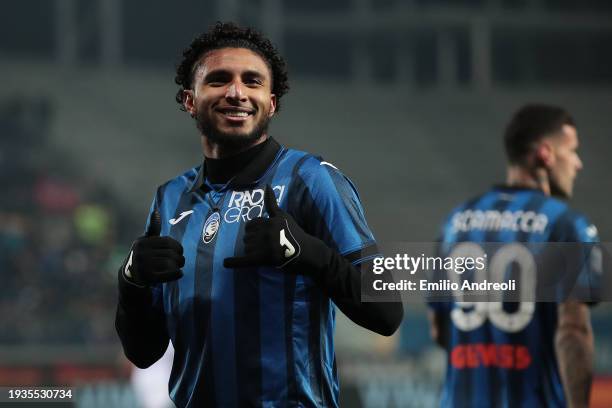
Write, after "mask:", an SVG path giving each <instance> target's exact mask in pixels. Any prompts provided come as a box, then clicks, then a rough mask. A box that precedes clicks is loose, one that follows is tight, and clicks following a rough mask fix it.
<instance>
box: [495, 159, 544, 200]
mask: <svg viewBox="0 0 612 408" xmlns="http://www.w3.org/2000/svg"><path fill="white" fill-rule="evenodd" d="M506 184H507V185H508V186H511V187H524V188H535V189H538V190H542V192H543V193H544V194H546V195H550V182H549V179H548V173H547V172H546V169H543V168H536V169H533V170H529V169H527V168H525V167H522V166H509V167H508V169H507V171H506Z"/></svg>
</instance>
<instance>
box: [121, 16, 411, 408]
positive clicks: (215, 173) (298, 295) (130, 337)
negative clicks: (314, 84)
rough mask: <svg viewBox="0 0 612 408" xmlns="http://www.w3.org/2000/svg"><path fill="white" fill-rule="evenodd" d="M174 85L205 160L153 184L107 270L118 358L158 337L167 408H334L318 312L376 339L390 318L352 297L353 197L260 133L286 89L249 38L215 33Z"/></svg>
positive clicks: (281, 73)
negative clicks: (117, 259)
mask: <svg viewBox="0 0 612 408" xmlns="http://www.w3.org/2000/svg"><path fill="white" fill-rule="evenodd" d="M175 81H176V83H177V84H178V85H179V88H180V89H179V91H178V93H177V96H176V100H177V102H178V103H179V104H180V106H181V108H182V109H183V110H185V111H186V112H187V113H189V114H190V116H191V117H192V118H193V119H194V120H195V123H196V125H197V128H198V130H199V132H200V134H201V142H202V148H203V153H204V156H205V159H204V163H203V164H202V165H201V166H198V167H195V168H192V169H191V170H189V171H187V172H186V173H184V174H182V175H180V176H178V177H176V178H174V179H172V180H170V181H169V182H167V183H165V184H164V185H162V186H161V187H159V188H158V190H157V194H156V196H155V199H154V200H153V204H152V206H151V210H150V221H149V224H148V225H147V228H146V233H145V236H143V237H141V238H139V239H137V240H136V241H135V242H134V244H133V246H132V249H131V251H130V253H129V255H128V257H127V259H126V261H125V263H124V265H123V266H122V267H121V268H120V271H119V295H120V300H119V306H118V310H117V319H116V326H117V330H118V333H119V336H120V338H121V342H122V344H123V347H124V351H125V354H126V355H127V357H128V358H129V359H130V360H131V361H132V362H133V363H134V364H136V365H137V366H139V367H147V366H149V365H151V364H152V363H153V362H155V361H156V360H157V359H158V358H160V356H161V355H162V354H163V353H164V351H165V349H166V347H167V345H168V341H169V340H171V341H172V344H173V345H174V348H175V356H174V363H173V367H172V374H171V378H170V384H169V388H170V396H171V398H172V400H173V401H174V402H175V403H176V404H177V405H178V406H181V407H185V406H189V407H203V406H206V407H235V406H240V407H242V406H261V407H286V406H301V407H323V406H325V407H335V406H337V405H338V388H339V384H338V378H337V373H336V361H335V354H334V341H333V331H334V325H335V317H334V316H335V311H334V304H335V305H337V306H338V307H339V308H340V309H341V310H342V311H343V312H344V313H345V314H346V315H347V316H348V317H349V318H350V319H352V320H353V321H354V322H356V323H357V324H359V325H361V326H363V327H366V328H368V329H370V330H373V331H375V332H377V333H380V334H383V335H391V334H392V333H393V332H394V331H395V330H396V329H397V327H398V325H399V323H400V321H401V318H402V314H403V310H402V305H401V303H400V302H396V303H361V272H360V269H359V266H360V265H362V264H367V263H369V262H371V260H372V258H373V257H374V256H376V254H377V253H378V252H377V249H376V242H375V240H374V237H373V235H372V233H371V231H370V229H369V228H368V225H367V223H366V221H365V218H364V213H363V209H362V207H361V204H360V200H359V197H358V195H357V192H356V190H355V188H354V186H353V184H352V183H351V182H350V181H349V180H348V179H347V178H346V177H345V176H344V175H342V173H340V172H339V171H338V169H337V168H335V167H334V166H333V165H331V164H330V163H328V162H325V161H322V160H321V159H320V158H317V157H314V156H312V155H310V154H307V153H304V152H300V151H296V150H292V149H288V148H286V147H284V146H281V145H280V144H278V143H277V142H276V141H275V140H273V139H272V138H271V137H269V136H268V123H269V121H270V119H271V118H272V117H273V116H274V115H275V114H276V113H277V112H278V110H279V107H280V99H281V97H282V96H283V95H284V94H285V93H286V91H287V90H288V83H287V72H286V69H285V63H284V61H283V59H282V58H281V57H280V55H279V54H278V53H277V51H276V50H275V49H274V47H273V46H272V45H271V43H270V42H269V41H268V40H267V39H265V38H263V37H262V36H261V35H260V34H258V33H256V32H255V31H253V30H251V29H242V28H239V27H237V26H235V25H233V24H221V23H218V24H217V25H216V26H215V27H213V28H212V29H211V30H210V31H209V32H207V33H204V34H202V35H201V36H199V37H197V38H196V39H195V40H194V41H193V42H192V43H191V45H190V47H189V48H188V49H186V50H185V51H184V53H183V60H182V61H181V63H180V65H179V66H178V68H177V75H176V79H175ZM171 143H172V142H171V140H169V144H171ZM153 165H154V163H153ZM332 301H333V303H332Z"/></svg>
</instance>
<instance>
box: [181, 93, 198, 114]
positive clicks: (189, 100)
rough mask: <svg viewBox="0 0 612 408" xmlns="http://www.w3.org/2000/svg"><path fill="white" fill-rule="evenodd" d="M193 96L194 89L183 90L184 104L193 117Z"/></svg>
mask: <svg viewBox="0 0 612 408" xmlns="http://www.w3.org/2000/svg"><path fill="white" fill-rule="evenodd" d="M193 96H194V95H193V91H192V90H191V89H184V90H183V106H184V107H185V111H187V113H189V114H190V115H191V117H192V118H193V117H194V116H195V106H194V100H193Z"/></svg>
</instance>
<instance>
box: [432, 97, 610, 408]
mask: <svg viewBox="0 0 612 408" xmlns="http://www.w3.org/2000/svg"><path fill="white" fill-rule="evenodd" d="M504 139H505V140H504V141H505V150H506V154H507V159H508V167H507V179H506V184H505V185H500V186H498V187H493V188H492V189H491V190H490V191H488V192H486V193H484V194H482V195H480V196H477V197H475V198H473V199H471V200H468V201H466V202H465V203H463V204H461V205H460V206H458V207H457V208H456V209H455V210H453V211H452V212H451V214H450V215H449V217H448V219H447V221H446V222H445V224H444V226H443V230H442V231H443V232H442V237H441V243H442V245H441V247H448V248H449V249H450V248H453V250H455V249H457V248H458V247H460V246H461V245H462V243H464V245H465V242H466V241H470V242H471V243H474V242H480V243H482V242H499V243H508V244H511V243H517V242H529V243H533V242H580V243H591V242H597V240H598V238H597V230H596V229H595V227H594V226H593V225H591V224H590V223H589V222H588V221H587V219H586V218H585V216H584V215H582V214H580V213H578V212H576V211H574V210H572V209H571V208H569V207H568V205H567V204H566V202H565V201H564V199H567V198H570V197H571V196H572V191H573V185H574V180H575V178H576V175H577V173H578V171H579V170H580V169H581V168H582V162H581V160H580V158H579V156H578V153H577V148H578V134H577V130H576V125H575V123H574V121H573V119H572V118H571V116H570V115H569V114H568V113H567V112H566V111H565V110H563V109H562V108H559V107H555V106H547V105H527V106H525V107H523V108H522V109H520V110H519V111H518V112H517V113H516V114H515V115H514V117H513V118H512V120H511V121H510V123H509V125H508V127H507V129H506V132H505V138H504ZM501 248H502V249H503V248H505V249H503V251H504V256H506V255H507V259H508V261H509V262H512V260H513V259H516V260H520V259H518V258H516V255H518V256H519V258H521V259H522V260H526V258H527V257H530V256H531V254H530V252H529V251H520V246H516V245H505V246H501ZM517 248H518V249H517ZM502 249H499V250H498V252H500V251H502ZM512 251H520V253H514V254H512V253H511V252H512ZM498 259H501V257H499V258H498ZM489 261H491V262H492V259H489ZM519 263H520V262H519ZM519 284H520V280H519ZM430 306H431V310H430V322H431V333H432V336H433V338H434V340H436V341H437V342H438V343H439V344H440V345H441V346H442V347H444V348H445V349H446V351H447V352H448V359H447V372H446V379H445V383H444V389H443V393H442V398H441V406H443V407H470V408H478V407H565V406H570V407H586V406H587V405H588V401H589V392H590V386H591V377H592V357H593V347H594V346H593V333H592V329H591V324H590V314H589V306H588V305H587V304H585V303H581V302H579V301H576V300H567V299H566V300H565V301H562V302H558V303H554V302H549V303H543V302H538V303H535V302H522V303H518V304H517V303H507V302H506V303H475V302H470V303H468V302H464V303H455V302H447V303H441V302H439V303H435V302H433V303H430Z"/></svg>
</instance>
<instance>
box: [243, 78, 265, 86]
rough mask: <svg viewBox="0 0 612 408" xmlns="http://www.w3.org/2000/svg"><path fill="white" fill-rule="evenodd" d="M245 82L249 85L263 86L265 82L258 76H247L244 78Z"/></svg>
mask: <svg viewBox="0 0 612 408" xmlns="http://www.w3.org/2000/svg"><path fill="white" fill-rule="evenodd" d="M244 84H245V85H247V86H253V87H255V86H261V85H262V84H263V82H262V81H261V80H260V79H257V78H247V79H245V80H244Z"/></svg>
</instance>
